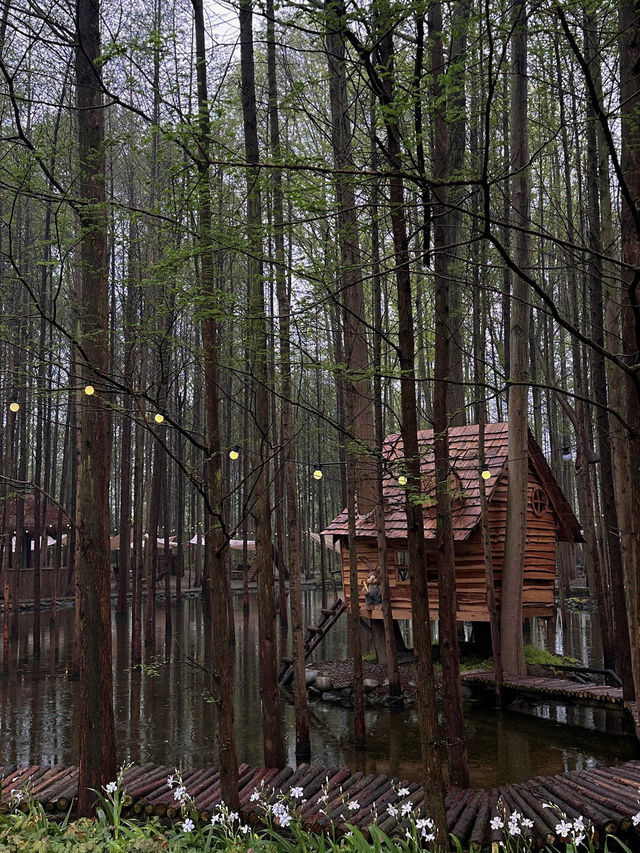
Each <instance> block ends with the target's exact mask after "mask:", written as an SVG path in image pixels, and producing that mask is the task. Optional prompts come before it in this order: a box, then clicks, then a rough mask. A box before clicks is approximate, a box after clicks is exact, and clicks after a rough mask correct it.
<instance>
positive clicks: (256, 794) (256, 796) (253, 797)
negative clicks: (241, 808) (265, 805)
mask: <svg viewBox="0 0 640 853" xmlns="http://www.w3.org/2000/svg"><path fill="white" fill-rule="evenodd" d="M249 799H250V801H251V802H252V803H255V802H256V801H257V800H259V799H260V792H259V791H254V792H253V794H251V796H250V797H249Z"/></svg>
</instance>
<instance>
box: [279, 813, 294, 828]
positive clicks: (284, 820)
mask: <svg viewBox="0 0 640 853" xmlns="http://www.w3.org/2000/svg"><path fill="white" fill-rule="evenodd" d="M278 820H279V821H280V826H281V827H283V828H286V827H287V826H289V824H290V823H291V815H290V814H283V815H280V817H279V818H278Z"/></svg>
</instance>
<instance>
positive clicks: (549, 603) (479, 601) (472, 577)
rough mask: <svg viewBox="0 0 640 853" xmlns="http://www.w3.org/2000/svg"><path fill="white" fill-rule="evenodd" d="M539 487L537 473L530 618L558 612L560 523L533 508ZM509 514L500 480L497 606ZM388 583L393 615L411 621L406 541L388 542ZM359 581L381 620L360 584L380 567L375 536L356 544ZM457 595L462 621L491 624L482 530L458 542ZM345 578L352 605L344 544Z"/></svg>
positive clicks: (495, 539)
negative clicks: (403, 574) (402, 555)
mask: <svg viewBox="0 0 640 853" xmlns="http://www.w3.org/2000/svg"><path fill="white" fill-rule="evenodd" d="M536 487H540V483H539V481H538V479H537V477H536V476H535V474H534V473H533V472H530V474H529V510H528V513H527V544H526V549H525V578H524V588H523V607H524V611H525V616H526V617H531V616H549V615H552V614H553V612H554V583H555V573H556V557H555V555H556V520H555V516H554V514H553V511H552V509H551V507H550V505H547V508H546V510H544V511H543V512H542V513H540V514H538V513H536V512H534V510H533V508H532V506H531V496H532V493H533V491H534V488H536ZM506 516H507V483H506V479H502V480H501V481H500V482H499V483H497V484H496V487H495V489H494V492H493V495H492V499H491V502H490V504H489V526H490V529H491V543H492V553H493V566H494V578H495V583H496V592H497V597H498V602H499V600H500V585H501V581H502V565H503V557H504V532H505V527H506ZM433 546H434V543H433V542H427V549H428V554H427V571H428V579H429V607H430V609H431V612H432V615H433V617H434V618H437V612H438V585H437V573H436V556H435V553H434V552H433V550H429V548H431V549H433ZM387 548H388V552H387V553H388V560H389V585H390V587H391V599H392V606H393V616H394V618H396V619H410V618H411V593H410V588H409V578H408V576H407V579H406V580H405V581H403V580H401V578H400V575H399V572H400V571H401V569H402V568H403V567H402V566H399V565H398V564H397V556H396V555H397V552H398V551H406V549H407V543H406V540H388V541H387ZM358 555H359V558H360V560H359V564H358V580H359V584H360V608H361V611H362V613H363V615H365V616H371V617H372V618H382V610H381V608H373V609H372V610H371V609H368V608H366V606H365V603H364V596H365V591H364V588H363V586H362V584H363V581H365V580H366V579H367V577H368V575H369V574H370V572H371V571H372V570H373V569H375V567H376V566H377V564H378V551H377V546H376V540H375V539H374V538H372V537H367V538H364V537H363V538H362V539H360V540H359V541H358ZM455 555H456V595H457V602H458V618H459V619H460V620H461V621H462V620H465V621H479V622H482V621H488V619H489V613H488V610H487V606H486V601H485V567H484V553H483V548H482V538H481V532H480V528H479V527H478V528H476V530H474V531H473V533H472V534H471V536H470V537H469V539H467V540H466V541H463V542H456V543H455ZM342 577H343V588H344V596H345V601H346V602H347V606H348V605H349V601H350V583H349V549H348V547H347V544H346V542H345V543H343V548H342Z"/></svg>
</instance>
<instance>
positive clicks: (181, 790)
mask: <svg viewBox="0 0 640 853" xmlns="http://www.w3.org/2000/svg"><path fill="white" fill-rule="evenodd" d="M186 796H187V789H186V788H185V787H184V785H179V786H178V787H177V788H176V789H175V791H174V792H173V799H174V800H184V798H185V797H186Z"/></svg>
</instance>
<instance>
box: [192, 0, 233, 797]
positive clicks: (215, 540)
mask: <svg viewBox="0 0 640 853" xmlns="http://www.w3.org/2000/svg"><path fill="white" fill-rule="evenodd" d="M193 13H194V26H195V36H196V75H197V84H198V151H197V156H196V163H197V167H198V172H199V176H200V181H199V185H198V186H199V189H198V231H199V233H198V237H199V245H198V251H199V254H200V274H201V279H202V289H203V293H204V295H205V300H206V301H205V305H204V307H205V316H204V319H203V321H202V342H203V349H204V390H205V427H206V444H207V450H206V462H205V477H206V489H207V500H206V502H205V538H206V548H205V554H206V560H207V563H208V566H207V569H208V572H207V574H208V576H209V590H208V591H209V596H208V597H209V599H210V602H211V604H210V609H211V621H210V623H209V625H210V630H211V645H212V663H213V673H212V679H211V682H212V685H211V686H212V693H213V695H214V697H215V700H216V711H217V724H218V755H219V760H220V790H221V794H222V798H223V800H224V801H225V802H226V803H227V805H228V806H229V808H230V809H234V810H237V809H238V806H239V795H238V759H237V755H236V739H235V726H234V710H233V664H234V658H233V653H232V650H231V647H230V645H229V628H228V609H227V572H226V560H225V555H226V550H227V537H226V534H225V530H224V513H223V506H222V494H223V487H222V460H221V450H220V423H219V412H218V405H219V404H218V362H217V340H216V336H217V324H216V320H215V315H216V309H217V301H218V294H217V290H216V286H215V280H214V259H213V254H212V248H211V242H212V234H211V219H212V217H211V186H210V181H211V174H210V167H209V148H210V145H211V127H210V116H209V104H208V90H207V64H206V50H205V27H204V13H203V6H202V0H193Z"/></svg>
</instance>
